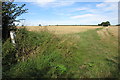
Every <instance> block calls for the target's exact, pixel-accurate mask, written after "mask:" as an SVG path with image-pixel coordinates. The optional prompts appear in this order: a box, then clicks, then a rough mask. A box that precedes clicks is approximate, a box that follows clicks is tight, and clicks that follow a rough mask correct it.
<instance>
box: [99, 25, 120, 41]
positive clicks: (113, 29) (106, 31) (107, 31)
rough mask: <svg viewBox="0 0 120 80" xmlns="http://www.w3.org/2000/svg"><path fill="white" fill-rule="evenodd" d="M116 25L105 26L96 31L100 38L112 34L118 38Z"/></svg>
mask: <svg viewBox="0 0 120 80" xmlns="http://www.w3.org/2000/svg"><path fill="white" fill-rule="evenodd" d="M118 29H119V27H118V26H110V27H105V28H103V29H102V30H100V31H97V32H98V34H99V35H100V36H101V37H102V38H106V37H110V36H114V37H116V38H117V39H118Z"/></svg>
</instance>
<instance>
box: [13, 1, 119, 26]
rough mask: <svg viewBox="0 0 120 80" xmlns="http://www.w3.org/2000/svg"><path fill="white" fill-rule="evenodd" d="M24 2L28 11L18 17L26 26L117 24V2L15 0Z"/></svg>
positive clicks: (19, 3)
mask: <svg viewBox="0 0 120 80" xmlns="http://www.w3.org/2000/svg"><path fill="white" fill-rule="evenodd" d="M15 3H17V4H18V5H22V4H26V6H25V8H27V9H28V11H27V12H28V13H25V14H23V15H21V16H19V17H18V19H25V20H24V21H21V24H24V25H26V26H38V25H39V24H41V25H57V24H58V25H97V24H99V23H101V22H103V21H110V23H111V24H113V25H116V24H118V2H108V0H104V1H101V2H80V1H75V0H72V1H65V0H64V1H63V0H59V1H57V0H41V1H40V0H36V2H35V1H34V2H25V1H24V2H22V1H21V2H15Z"/></svg>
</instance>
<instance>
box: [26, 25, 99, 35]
mask: <svg viewBox="0 0 120 80" xmlns="http://www.w3.org/2000/svg"><path fill="white" fill-rule="evenodd" d="M26 28H27V29H28V30H29V31H41V30H44V29H45V30H49V31H50V32H53V33H55V34H71V33H78V32H84V31H87V30H90V29H97V28H101V26H26Z"/></svg>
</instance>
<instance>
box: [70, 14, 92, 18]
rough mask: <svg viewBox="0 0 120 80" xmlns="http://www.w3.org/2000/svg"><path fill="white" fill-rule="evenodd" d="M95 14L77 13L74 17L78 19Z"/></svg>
mask: <svg viewBox="0 0 120 80" xmlns="http://www.w3.org/2000/svg"><path fill="white" fill-rule="evenodd" d="M90 16H93V14H84V15H77V16H72V17H71V18H72V19H78V18H86V17H90Z"/></svg>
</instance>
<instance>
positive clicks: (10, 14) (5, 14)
mask: <svg viewBox="0 0 120 80" xmlns="http://www.w3.org/2000/svg"><path fill="white" fill-rule="evenodd" d="M24 6H25V4H23V5H21V6H18V5H17V4H13V3H12V2H3V3H2V39H3V41H6V40H7V39H8V38H9V37H10V34H9V32H10V30H16V25H15V23H14V22H19V20H16V18H17V17H18V16H20V15H21V14H23V13H26V11H27V10H28V9H23V8H24Z"/></svg>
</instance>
